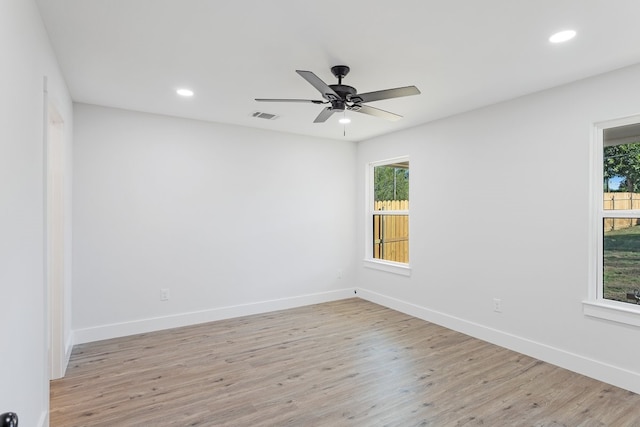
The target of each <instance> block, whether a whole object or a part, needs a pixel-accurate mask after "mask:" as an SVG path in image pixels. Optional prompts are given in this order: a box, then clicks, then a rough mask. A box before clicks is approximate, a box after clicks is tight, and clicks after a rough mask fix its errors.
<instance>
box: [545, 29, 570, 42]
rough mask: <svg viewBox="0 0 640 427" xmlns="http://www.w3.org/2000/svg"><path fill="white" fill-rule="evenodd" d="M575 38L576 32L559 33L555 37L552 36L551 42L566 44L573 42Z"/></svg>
mask: <svg viewBox="0 0 640 427" xmlns="http://www.w3.org/2000/svg"><path fill="white" fill-rule="evenodd" d="M575 36H576V32H575V31H573V30H565V31H559V32H557V33H555V34H554V35H552V36H551V37H549V41H550V42H551V43H564V42H566V41H569V40H571V39H572V38H574V37H575Z"/></svg>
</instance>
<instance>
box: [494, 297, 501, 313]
mask: <svg viewBox="0 0 640 427" xmlns="http://www.w3.org/2000/svg"><path fill="white" fill-rule="evenodd" d="M493 311H495V312H496V313H502V300H501V299H500V298H494V299H493Z"/></svg>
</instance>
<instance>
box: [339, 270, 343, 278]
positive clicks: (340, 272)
mask: <svg viewBox="0 0 640 427" xmlns="http://www.w3.org/2000/svg"><path fill="white" fill-rule="evenodd" d="M338 279H342V270H338Z"/></svg>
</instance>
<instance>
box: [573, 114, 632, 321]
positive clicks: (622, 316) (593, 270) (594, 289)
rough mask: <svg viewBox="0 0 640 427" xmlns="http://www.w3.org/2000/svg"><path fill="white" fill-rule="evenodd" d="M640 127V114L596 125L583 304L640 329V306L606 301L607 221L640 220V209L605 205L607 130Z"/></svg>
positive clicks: (587, 309) (594, 313) (604, 316)
mask: <svg viewBox="0 0 640 427" xmlns="http://www.w3.org/2000/svg"><path fill="white" fill-rule="evenodd" d="M633 124H640V114H638V115H633V116H628V117H624V118H619V119H613V120H607V121H602V122H597V123H594V124H593V132H592V137H591V150H590V155H591V167H590V175H591V179H590V187H591V188H590V191H589V194H590V200H589V204H590V208H591V209H590V212H591V215H590V227H589V230H590V233H589V265H590V269H589V290H588V294H587V299H586V300H585V301H583V313H584V314H585V315H586V316H590V317H596V318H600V319H605V320H610V321H613V322H618V323H623V324H626V325H632V326H637V327H640V305H638V304H631V303H626V302H620V301H614V300H610V299H605V298H604V282H603V276H604V239H603V237H604V219H605V218H640V210H639V209H630V210H605V209H604V206H603V184H602V183H603V182H604V171H603V169H604V168H603V164H604V156H603V151H604V146H605V145H604V131H605V130H606V129H610V128H616V127H620V126H627V125H633Z"/></svg>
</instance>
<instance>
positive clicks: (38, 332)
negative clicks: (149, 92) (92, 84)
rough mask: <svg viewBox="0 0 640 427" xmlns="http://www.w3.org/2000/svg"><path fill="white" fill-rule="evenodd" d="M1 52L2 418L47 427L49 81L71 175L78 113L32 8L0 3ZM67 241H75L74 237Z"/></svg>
mask: <svg viewBox="0 0 640 427" xmlns="http://www.w3.org/2000/svg"><path fill="white" fill-rule="evenodd" d="M0 52H2V58H1V59H0V64H1V66H0V93H2V97H0V203H2V209H0V236H2V237H1V238H0V301H2V309H0V337H2V345H1V346H0V378H2V381H1V382H2V384H1V385H0V412H6V411H14V412H17V413H18V415H19V417H20V425H21V426H23V425H24V426H38V425H45V424H46V423H47V422H48V420H47V414H48V405H49V402H48V399H49V382H48V368H47V348H46V337H47V335H46V328H45V313H46V308H45V285H44V188H45V187H44V150H43V147H44V144H43V140H44V136H43V130H44V95H43V77H44V76H47V78H48V82H49V83H48V87H49V99H50V101H51V102H52V103H53V104H54V105H56V108H57V109H58V111H59V112H60V114H61V116H62V118H63V119H64V121H65V123H66V124H67V125H68V126H69V132H67V133H65V137H66V140H65V142H66V143H67V147H68V150H67V159H66V161H67V166H68V167H70V164H71V157H70V155H71V131H70V129H71V127H72V107H71V100H70V98H69V95H68V92H67V90H66V87H65V84H64V81H63V80H62V78H61V74H60V72H59V70H58V66H57V63H56V60H55V57H54V55H53V52H52V50H51V48H50V46H49V41H48V39H47V36H46V33H45V30H44V27H43V25H42V22H41V20H40V16H39V13H38V10H37V8H36V6H35V4H34V2H33V1H25V0H6V1H2V2H0ZM68 190H70V188H69V189H68ZM70 194H71V193H70V191H68V192H67V203H68V204H69V203H70ZM69 207H70V206H69ZM66 238H67V241H69V239H70V231H69V230H68V231H67V236H66ZM68 284H69V282H67V285H68ZM68 333H69V331H68V330H67V331H66V334H67V335H68Z"/></svg>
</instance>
